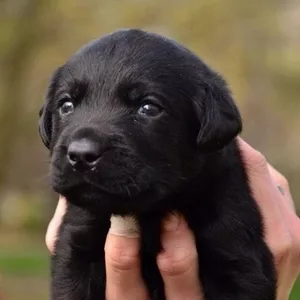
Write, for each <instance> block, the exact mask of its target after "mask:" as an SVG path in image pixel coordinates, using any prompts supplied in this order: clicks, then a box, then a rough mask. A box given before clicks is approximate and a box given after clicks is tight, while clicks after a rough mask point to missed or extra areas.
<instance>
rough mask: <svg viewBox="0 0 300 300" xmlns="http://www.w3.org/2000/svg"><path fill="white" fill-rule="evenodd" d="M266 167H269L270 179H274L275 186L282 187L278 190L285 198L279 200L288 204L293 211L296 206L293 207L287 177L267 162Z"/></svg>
mask: <svg viewBox="0 0 300 300" xmlns="http://www.w3.org/2000/svg"><path fill="white" fill-rule="evenodd" d="M268 169H269V172H270V175H271V177H272V179H273V180H274V182H275V184H276V186H277V188H279V187H280V188H281V189H282V191H280V192H281V194H282V195H283V196H284V198H285V199H283V200H284V201H280V202H281V203H282V204H283V205H284V206H286V205H288V206H289V208H291V209H292V211H293V212H295V210H296V208H295V204H294V201H293V198H292V195H291V191H290V187H289V183H288V181H287V179H286V178H285V177H284V176H283V175H282V174H281V173H279V172H278V171H277V170H276V169H275V168H274V167H273V166H271V165H270V164H268Z"/></svg>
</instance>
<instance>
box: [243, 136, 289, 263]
mask: <svg viewBox="0 0 300 300" xmlns="http://www.w3.org/2000/svg"><path fill="white" fill-rule="evenodd" d="M238 143H239V148H240V150H241V154H242V158H243V161H244V164H245V167H246V172H247V175H248V179H249V183H250V188H251V191H252V194H253V197H254V199H255V201H256V202H257V204H258V206H259V209H260V211H261V213H262V216H263V220H264V229H265V240H266V242H267V244H268V246H269V247H270V249H271V251H272V253H273V254H274V255H275V256H276V259H280V257H285V255H286V253H287V251H289V250H290V248H291V235H290V232H289V230H288V228H287V224H286V221H285V219H284V217H283V215H282V212H281V207H280V201H281V200H282V199H281V197H282V195H281V194H280V192H279V191H278V188H277V187H276V186H275V184H274V181H273V179H272V177H271V175H270V172H269V168H268V164H267V161H266V159H265V157H264V156H263V155H262V154H261V153H260V152H258V151H256V150H255V149H253V148H252V147H251V146H250V145H249V144H247V143H246V142H245V141H243V140H242V139H240V138H239V139H238Z"/></svg>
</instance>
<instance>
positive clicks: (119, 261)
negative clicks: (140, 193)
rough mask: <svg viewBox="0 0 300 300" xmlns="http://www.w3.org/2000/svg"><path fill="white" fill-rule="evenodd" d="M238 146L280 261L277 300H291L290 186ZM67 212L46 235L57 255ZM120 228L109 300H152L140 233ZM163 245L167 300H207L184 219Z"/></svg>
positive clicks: (110, 262) (298, 238)
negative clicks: (143, 272) (143, 266)
mask: <svg viewBox="0 0 300 300" xmlns="http://www.w3.org/2000/svg"><path fill="white" fill-rule="evenodd" d="M238 145H239V147H240V150H241V153H242V157H243V161H244V164H245V167H246V171H247V174H248V178H249V183H250V187H251V190H252V193H253V196H254V198H255V200H256V201H257V203H258V205H259V208H260V210H261V213H262V216H263V220H264V226H265V228H264V229H265V239H266V242H267V244H268V246H269V247H270V250H271V252H272V253H273V255H274V260H275V265H276V270H277V281H278V283H277V285H278V288H277V300H287V299H288V296H289V294H290V291H291V289H292V287H293V284H294V282H295V281H296V279H297V276H298V275H299V272H300V219H299V218H298V217H297V215H296V213H295V207H294V203H293V199H292V196H291V193H290V189H289V184H288V181H287V180H286V178H285V177H284V176H283V175H282V174H280V173H279V172H278V171H277V170H275V169H274V168H273V167H272V166H271V165H270V164H268V162H267V161H266V158H265V157H264V156H263V155H262V154H261V153H260V152H258V151H256V150H255V149H253V148H252V147H251V146H250V145H249V144H247V143H246V142H245V141H244V140H242V139H241V138H238ZM279 186H280V188H278V187H279ZM66 206H67V202H66V200H65V199H64V198H62V197H60V199H59V202H58V205H57V208H56V211H55V213H54V216H53V218H52V220H51V221H50V223H49V226H48V230H47V234H46V244H47V247H48V249H49V251H50V252H53V251H54V244H55V239H56V235H57V231H58V228H59V226H60V224H61V220H62V218H63V215H64V213H65V211H66ZM116 222H117V220H116V219H112V225H111V230H110V231H109V233H108V235H107V240H106V244H105V261H106V273H107V282H106V299H107V300H117V299H123V300H127V299H128V300H135V299H136V300H148V299H149V297H148V295H147V290H146V286H145V284H144V282H143V280H142V276H141V271H140V260H139V236H138V229H137V228H134V224H133V223H130V221H129V223H128V221H126V222H127V223H126V222H123V223H122V222H117V223H116ZM120 224H121V225H120ZM122 224H124V226H123V227H122ZM125 225H126V226H125ZM161 239H162V245H163V248H164V251H163V252H161V253H160V254H159V255H158V257H157V264H158V267H159V270H160V272H161V275H162V278H163V280H164V285H165V294H166V299H167V300H188V299H191V300H195V299H198V300H203V299H204V297H203V294H202V289H201V283H200V282H199V281H198V270H197V266H198V263H196V260H197V251H196V247H195V243H194V237H193V233H192V232H191V231H190V230H189V228H188V226H187V224H186V223H185V221H184V220H183V218H182V217H181V216H179V215H178V216H174V215H172V216H170V217H169V218H168V219H166V220H165V223H164V228H163V232H162V237H161ZM200 272H201V262H200Z"/></svg>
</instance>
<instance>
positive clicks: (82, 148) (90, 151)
mask: <svg viewBox="0 0 300 300" xmlns="http://www.w3.org/2000/svg"><path fill="white" fill-rule="evenodd" d="M101 154H102V151H101V147H100V144H99V143H96V142H94V141H92V140H89V139H81V140H75V141H73V142H71V144H70V145H69V147H68V152H67V158H68V161H69V163H70V164H71V165H72V166H73V167H74V168H82V169H91V168H93V167H94V166H95V165H96V164H97V163H98V161H99V159H100V157H101Z"/></svg>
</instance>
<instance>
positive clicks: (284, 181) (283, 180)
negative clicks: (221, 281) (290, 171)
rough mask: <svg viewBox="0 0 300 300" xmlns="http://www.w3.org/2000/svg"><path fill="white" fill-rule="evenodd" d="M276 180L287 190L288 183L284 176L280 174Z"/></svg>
mask: <svg viewBox="0 0 300 300" xmlns="http://www.w3.org/2000/svg"><path fill="white" fill-rule="evenodd" d="M278 181H279V184H280V185H282V187H283V188H285V189H286V190H289V188H290V185H289V182H288V180H287V178H286V177H285V176H283V175H282V174H280V175H279V178H278Z"/></svg>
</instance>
